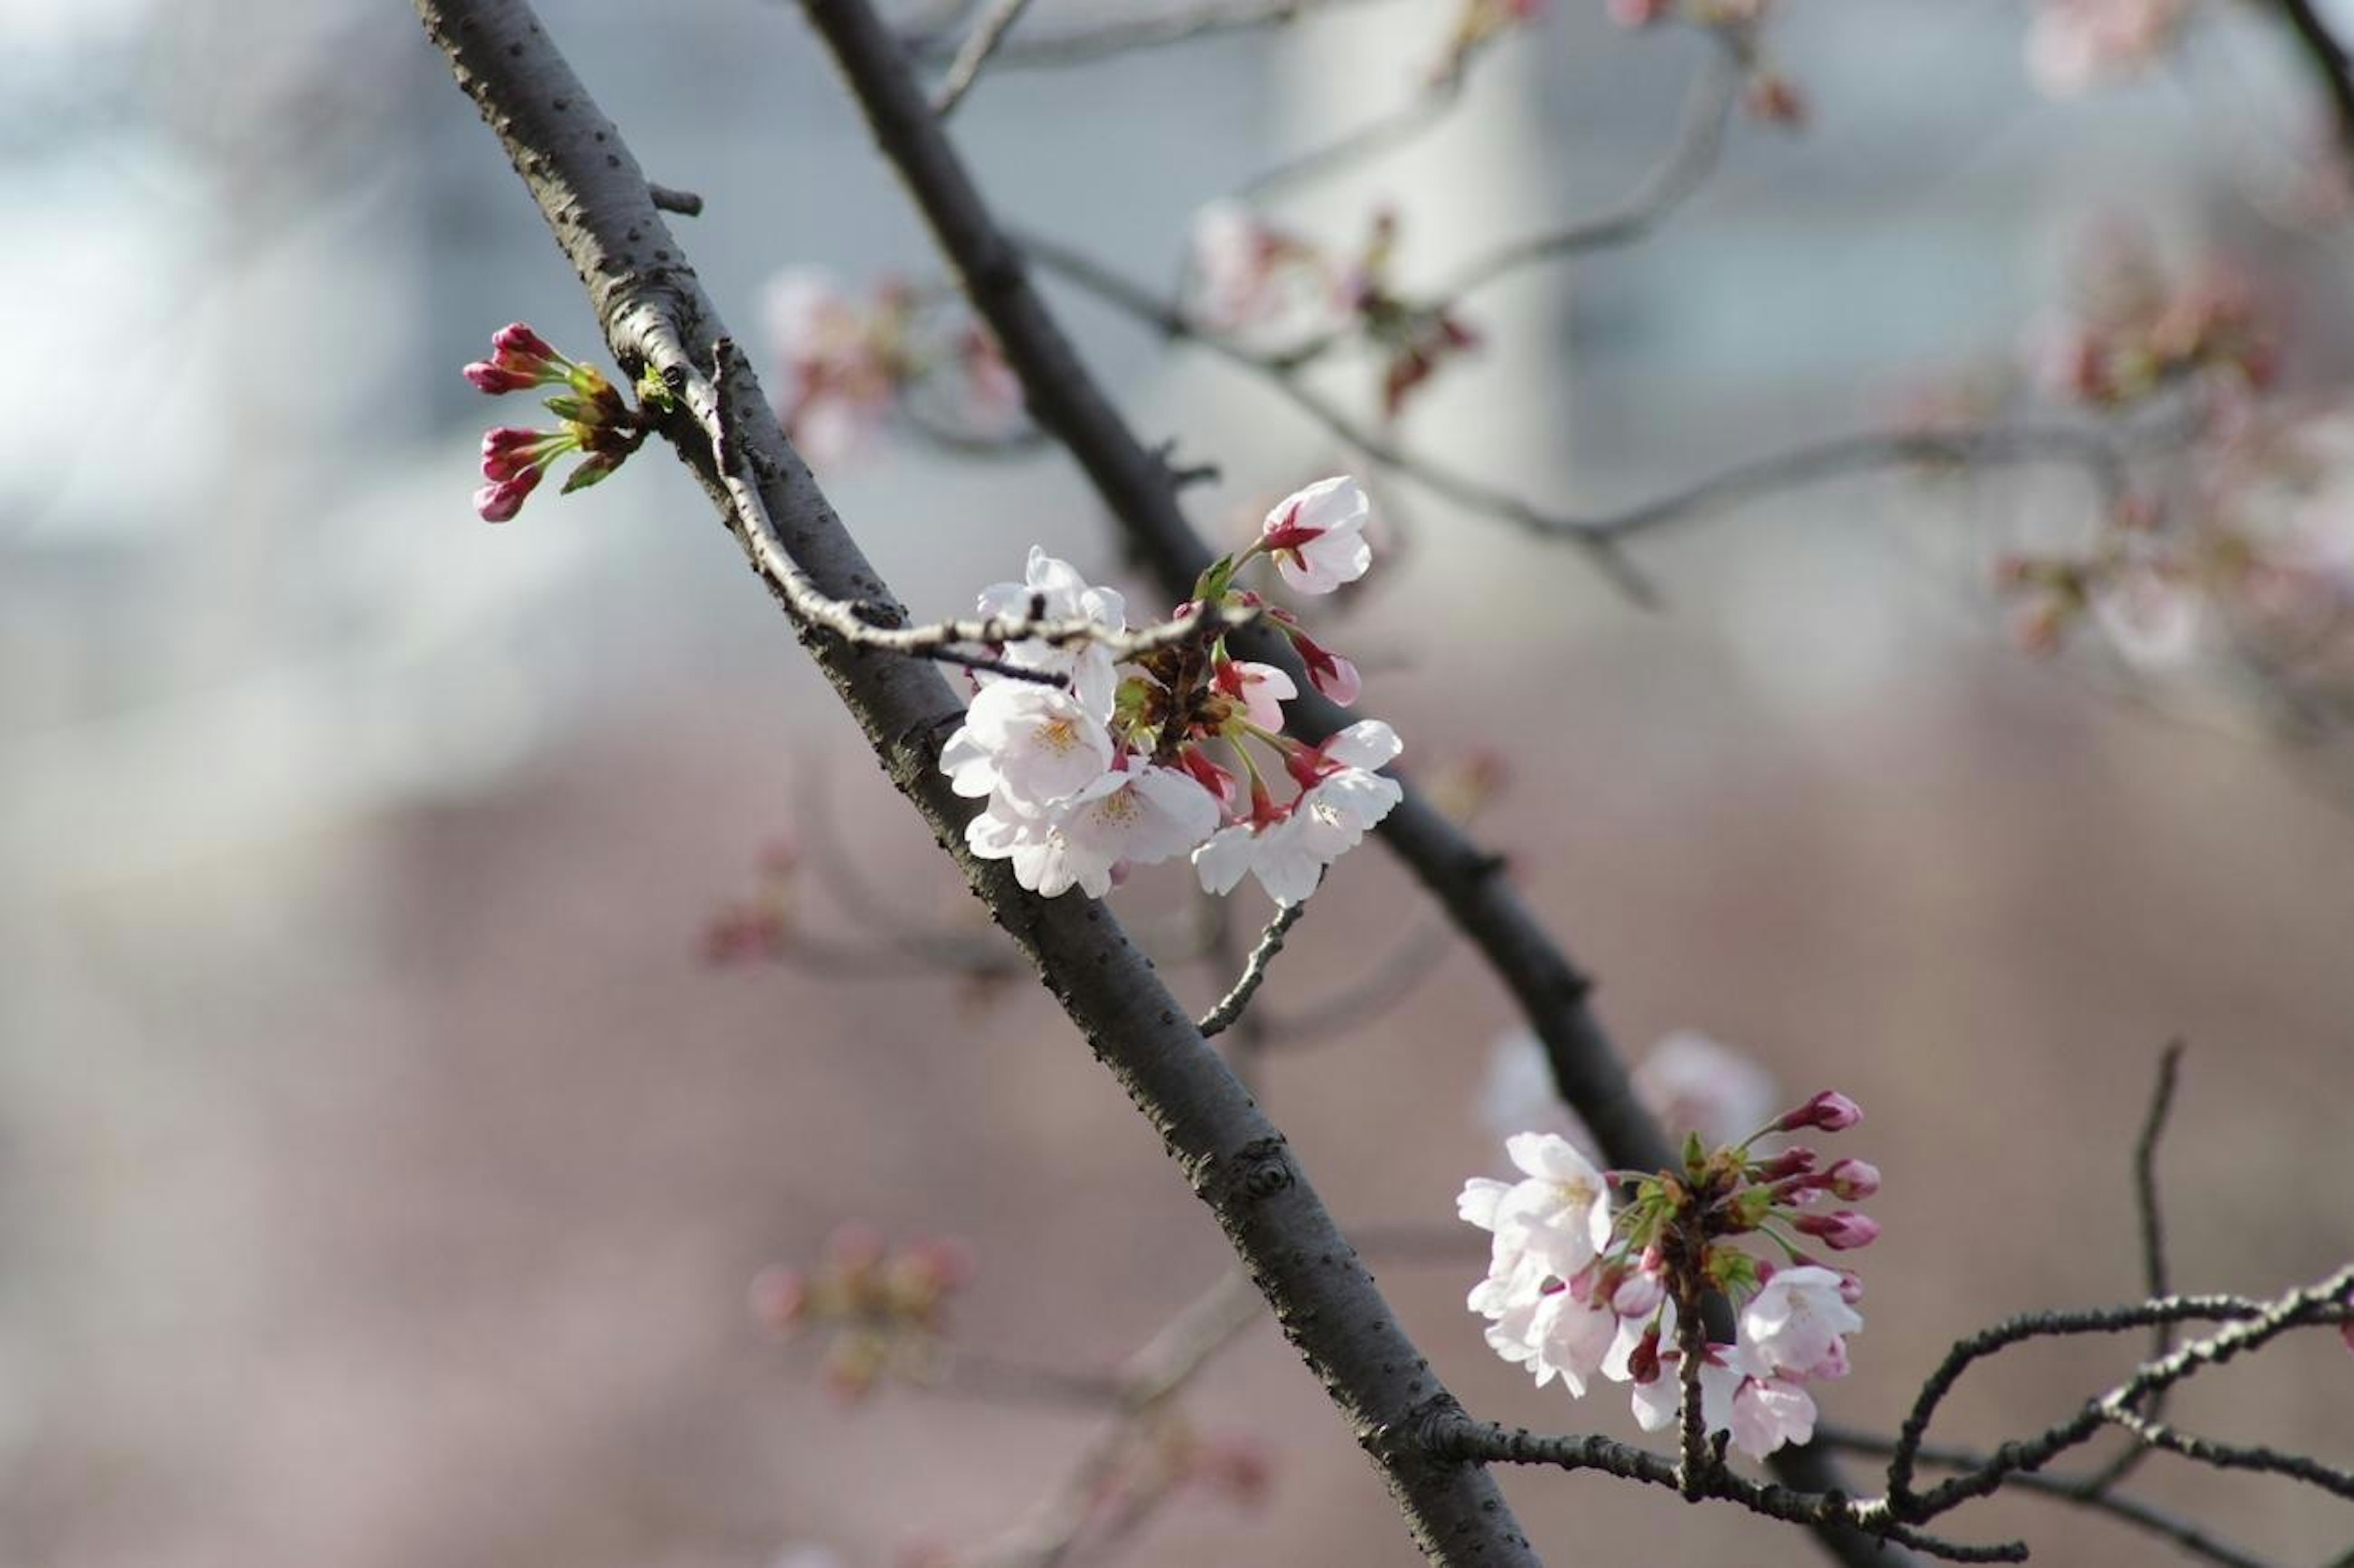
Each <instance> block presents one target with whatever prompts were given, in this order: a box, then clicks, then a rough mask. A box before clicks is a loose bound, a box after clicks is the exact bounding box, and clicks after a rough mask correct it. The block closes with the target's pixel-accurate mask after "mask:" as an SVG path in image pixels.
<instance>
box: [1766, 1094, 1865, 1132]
mask: <svg viewBox="0 0 2354 1568" xmlns="http://www.w3.org/2000/svg"><path fill="white" fill-rule="evenodd" d="M1862 1119H1863V1110H1862V1107H1860V1106H1858V1105H1857V1104H1856V1103H1855V1102H1854V1101H1853V1100H1851V1099H1850V1098H1848V1097H1846V1096H1845V1095H1843V1094H1840V1092H1839V1091H1838V1090H1837V1089H1825V1090H1824V1091H1823V1092H1822V1093H1820V1094H1819V1095H1817V1096H1816V1097H1814V1098H1813V1099H1810V1100H1808V1102H1807V1103H1806V1104H1805V1105H1802V1106H1800V1107H1798V1108H1797V1109H1796V1110H1794V1111H1786V1112H1785V1113H1783V1116H1782V1118H1781V1120H1779V1121H1777V1122H1776V1123H1775V1124H1774V1130H1775V1131H1776V1132H1796V1131H1797V1130H1798V1129H1799V1128H1808V1127H1812V1128H1821V1129H1822V1130H1823V1131H1825V1132H1845V1131H1846V1130H1847V1129H1848V1128H1851V1127H1853V1126H1854V1125H1855V1124H1856V1123H1857V1122H1860V1121H1861V1120H1862Z"/></svg>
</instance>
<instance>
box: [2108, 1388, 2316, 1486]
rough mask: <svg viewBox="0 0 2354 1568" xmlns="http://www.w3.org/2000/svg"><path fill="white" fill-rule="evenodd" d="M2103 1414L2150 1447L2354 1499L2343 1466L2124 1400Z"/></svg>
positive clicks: (2220, 1466) (2110, 1405)
mask: <svg viewBox="0 0 2354 1568" xmlns="http://www.w3.org/2000/svg"><path fill="white" fill-rule="evenodd" d="M2101 1415H2102V1418H2103V1419H2104V1420H2105V1421H2107V1422H2109V1423H2110V1424H2111V1425H2116V1426H2122V1427H2124V1428H2125V1429H2126V1431H2128V1432H2130V1433H2132V1434H2133V1435H2134V1436H2136V1437H2137V1438H2138V1439H2139V1440H2140V1441H2141V1443H2142V1445H2143V1446H2145V1447H2147V1448H2163V1449H2165V1450H2166V1451H2167V1452H2168V1453H2169V1454H2179V1455H2180V1456H2181V1457H2183V1458H2186V1459H2191V1460H2195V1461H2196V1462H2198V1463H2199V1464H2201V1465H2211V1466H2213V1467H2215V1468H2216V1469H2219V1470H2255V1471H2260V1472H2262V1473H2264V1474H2265V1475H2272V1476H2286V1477H2287V1478H2289V1479H2291V1480H2296V1481H2303V1482H2304V1483H2305V1484H2306V1485H2307V1486H2310V1487H2318V1488H2320V1489H2322V1490H2323V1491H2325V1492H2329V1493H2331V1494H2333V1495H2335V1496H2338V1497H2341V1498H2345V1499H2349V1501H2354V1471H2347V1470H2341V1469H2339V1468H2338V1467H2336V1466H2334V1465H2325V1464H2323V1463H2321V1462H2320V1461H2319V1460H2317V1459H2314V1458H2310V1457H2307V1456H2306V1455H2303V1454H2284V1453H2281V1452H2279V1451H2278V1450H2276V1449H2273V1448H2268V1447H2264V1446H2255V1445H2250V1444H2244V1443H2218V1442H2216V1441H2215V1440H2214V1439H2212V1438H2211V1437H2194V1436H2190V1434H2189V1433H2187V1432H2181V1431H2178V1430H2176V1429H2175V1428H2174V1427H2171V1426H2168V1425H2165V1424H2164V1423H2163V1422H2158V1421H2152V1420H2150V1419H2148V1418H2147V1417H2146V1416H2142V1415H2137V1414H2134V1412H2133V1411H2132V1410H2130V1409H2128V1408H2126V1406H2125V1405H2123V1404H2106V1403H2105V1404H2103V1406H2102V1410H2101Z"/></svg>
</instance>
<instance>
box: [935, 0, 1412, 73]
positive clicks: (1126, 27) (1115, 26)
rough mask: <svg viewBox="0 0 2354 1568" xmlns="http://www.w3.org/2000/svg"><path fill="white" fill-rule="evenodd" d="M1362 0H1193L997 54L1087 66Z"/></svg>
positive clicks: (1006, 62)
mask: <svg viewBox="0 0 2354 1568" xmlns="http://www.w3.org/2000/svg"><path fill="white" fill-rule="evenodd" d="M1364 4H1366V0H1234V3H1232V4H1227V5H1196V6H1193V7H1190V8H1187V9H1183V10H1177V11H1171V12H1168V13H1167V14H1165V15H1162V16H1142V17H1138V18H1135V19H1133V20H1125V21H1119V22H1107V23H1103V24H1101V25H1099V26H1084V27H1069V28H1065V29H1063V30H1062V31H1060V32H1050V33H1042V34H1040V35H1038V36H1037V37H1034V38H1019V39H1013V40H1010V41H1008V42H1007V43H1005V44H1004V45H1002V47H1000V48H999V49H998V51H997V57H996V58H997V63H998V64H1000V65H1002V66H1070V65H1086V64H1087V63H1088V62H1089V61H1092V60H1100V59H1105V58H1109V57H1111V56H1114V55H1123V54H1128V53H1130V52H1131V51H1134V50H1137V49H1154V48H1167V47H1169V46H1170V45H1172V44H1190V43H1195V42H1198V41H1200V40H1202V39H1204V38H1212V37H1219V36H1221V35H1223V34H1226V33H1238V32H1256V31H1259V30H1261V29H1266V28H1273V27H1281V26H1288V25H1289V24H1291V23H1293V22H1297V21H1299V19H1300V18H1301V17H1303V16H1310V15H1313V14H1314V13H1317V12H1320V11H1335V10H1341V9H1344V8H1347V7H1349V6H1352V5H1364ZM954 47H955V46H954V43H953V40H951V39H950V38H949V37H948V36H947V35H946V34H944V33H940V32H933V33H928V34H926V35H924V36H923V37H918V38H917V39H915V40H913V42H912V43H911V44H910V45H909V48H911V49H912V51H913V52H914V53H915V54H916V55H917V57H918V58H945V57H946V56H947V55H948V54H949V52H950V51H951V50H952V48H954Z"/></svg>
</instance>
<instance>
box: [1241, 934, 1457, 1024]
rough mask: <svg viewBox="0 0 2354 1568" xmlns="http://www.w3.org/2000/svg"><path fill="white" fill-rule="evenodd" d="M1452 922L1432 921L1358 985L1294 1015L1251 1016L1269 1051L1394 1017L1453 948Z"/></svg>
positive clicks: (1257, 1012)
mask: <svg viewBox="0 0 2354 1568" xmlns="http://www.w3.org/2000/svg"><path fill="white" fill-rule="evenodd" d="M1448 935H1449V932H1448V927H1447V923H1446V922H1445V921H1443V920H1432V921H1430V922H1429V923H1427V924H1426V925H1424V926H1423V927H1420V928H1419V929H1417V930H1414V931H1409V932H1407V933H1406V935H1405V939H1404V940H1403V941H1401V942H1399V943H1398V945H1397V946H1396V948H1394V949H1392V950H1391V951H1390V952H1389V953H1388V954H1387V955H1385V956H1384V957H1383V958H1382V959H1379V960H1377V961H1376V962H1375V963H1374V964H1373V966H1372V967H1371V968H1370V969H1367V970H1366V972H1365V975H1364V977H1363V979H1360V980H1352V981H1350V982H1348V983H1347V984H1345V985H1342V986H1341V987H1339V988H1338V989H1336V990H1335V991H1332V992H1331V994H1330V995H1327V996H1321V997H1319V998H1317V999H1316V1000H1315V1001H1310V1002H1307V1003H1305V1004H1303V1005H1301V1006H1299V1007H1298V1008H1295V1009H1293V1010H1292V1011H1290V1012H1268V1011H1267V1009H1266V1008H1264V1007H1260V1008H1257V1009H1254V1010H1253V1011H1252V1012H1250V1013H1248V1014H1247V1015H1246V1017H1247V1018H1252V1019H1257V1020H1258V1021H1259V1022H1260V1023H1261V1024H1263V1025H1264V1032H1265V1034H1266V1040H1265V1043H1264V1045H1263V1048H1264V1049H1267V1050H1276V1051H1288V1050H1290V1049H1292V1048H1294V1047H1296V1046H1300V1045H1307V1044H1313V1043H1315V1042H1316V1041H1318V1040H1321V1039H1326V1038H1329V1037H1330V1036H1331V1035H1334V1034H1338V1033H1341V1032H1342V1031H1344V1030H1347V1029H1351V1028H1353V1027H1354V1026H1355V1025H1357V1024H1359V1023H1361V1022H1364V1021H1365V1020H1366V1019H1368V1018H1373V1017H1377V1016H1379V1015H1380V1014H1382V1013H1384V1012H1388V1011H1389V1010H1390V1009H1391V1008H1392V1007H1394V1005H1396V1004H1397V1002H1398V1001H1400V1000H1402V999H1403V998H1405V996H1406V995H1407V994H1408V993H1410V992H1411V991H1413V990H1414V988H1415V987H1416V986H1418V985H1420V984H1421V983H1422V982H1423V981H1424V980H1426V979H1428V978H1429V976H1430V972H1431V970H1433V969H1437V967H1438V960H1439V959H1443V958H1445V957H1446V956H1447V948H1448V947H1449V946H1450V945H1451V944H1450V943H1449V942H1448V941H1447V937H1448Z"/></svg>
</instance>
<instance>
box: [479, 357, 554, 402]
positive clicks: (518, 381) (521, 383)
mask: <svg viewBox="0 0 2354 1568" xmlns="http://www.w3.org/2000/svg"><path fill="white" fill-rule="evenodd" d="M463 374H464V376H465V377H466V379H467V380H469V381H471V382H472V383H473V384H474V387H475V388H476V390H478V391H482V392H487V393H489V394H491V395H492V396H493V397H496V396H497V395H499V394H500V393H502V392H521V391H524V390H525V389H527V388H529V387H536V386H538V385H539V378H538V377H537V376H532V375H529V374H527V373H525V372H524V371H520V370H514V369H511V368H509V367H508V366H504V365H493V364H492V363H491V362H490V361H488V360H482V359H478V360H475V361H474V362H473V363H472V365H469V366H466V368H465V371H464V372H463Z"/></svg>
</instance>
